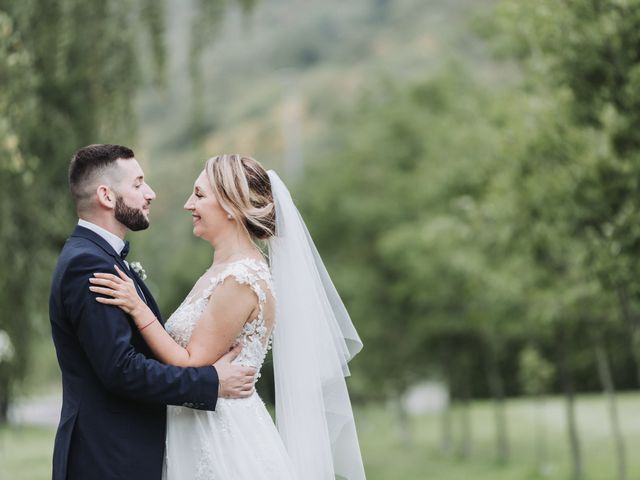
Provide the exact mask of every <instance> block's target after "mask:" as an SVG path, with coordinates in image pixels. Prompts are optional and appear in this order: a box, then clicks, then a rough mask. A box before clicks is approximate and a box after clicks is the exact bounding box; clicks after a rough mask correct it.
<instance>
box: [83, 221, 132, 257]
mask: <svg viewBox="0 0 640 480" xmlns="http://www.w3.org/2000/svg"><path fill="white" fill-rule="evenodd" d="M78 225H80V226H81V227H84V228H88V229H89V230H91V231H92V232H95V233H97V234H98V235H100V236H101V237H102V238H104V239H105V240H106V241H107V243H109V245H111V247H112V248H113V249H114V250H115V251H116V253H117V254H118V255H120V253H121V252H122V249H123V248H124V240H122V239H121V238H120V237H119V236H117V235H114V234H113V233H111V232H109V231H108V230H105V229H104V228H102V227H99V226H98V225H96V224H95V223H91V222H88V221H86V220H83V219H82V218H81V219H79V220H78Z"/></svg>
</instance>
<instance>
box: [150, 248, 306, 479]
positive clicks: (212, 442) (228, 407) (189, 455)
mask: <svg viewBox="0 0 640 480" xmlns="http://www.w3.org/2000/svg"><path fill="white" fill-rule="evenodd" d="M228 277H233V278H234V279H235V280H236V281H237V282H238V283H240V284H245V285H248V286H250V287H251V289H252V290H253V292H254V293H255V294H256V296H257V299H258V315H257V317H256V318H254V319H252V320H251V321H249V322H247V323H246V324H245V325H244V328H243V329H242V331H241V332H240V334H239V335H238V338H237V341H238V342H240V343H241V344H242V346H243V348H242V351H241V353H240V355H239V356H238V357H237V358H236V359H235V360H234V361H233V363H235V364H239V365H243V366H248V367H253V368H256V369H257V370H258V371H260V369H261V367H262V363H263V362H264V359H265V356H266V354H267V351H268V350H269V348H270V343H271V333H272V330H273V328H269V326H268V325H267V324H266V322H265V309H266V305H267V302H268V299H269V298H271V300H272V301H274V300H275V296H274V293H273V287H272V282H271V273H270V271H269V267H268V266H267V264H266V263H264V262H259V261H256V260H254V259H248V258H247V259H243V260H239V261H236V262H233V263H230V264H229V265H228V266H227V267H226V268H225V269H224V270H222V271H221V272H220V273H219V274H217V275H214V276H212V277H211V278H210V279H209V281H208V284H207V285H206V287H205V288H203V289H201V290H200V292H194V293H193V294H190V295H189V296H188V297H187V298H186V299H185V300H184V301H183V302H182V304H181V305H180V306H179V307H178V309H177V310H176V311H175V312H174V313H173V314H172V315H171V317H170V318H169V320H168V321H167V323H166V329H167V332H169V334H170V335H171V336H172V337H173V339H174V340H175V341H176V342H177V343H179V344H180V345H181V346H183V347H186V346H187V344H188V343H189V339H190V338H191V333H192V332H193V329H194V327H195V325H196V323H197V322H198V320H199V318H200V317H201V315H202V313H203V311H204V309H205V306H206V305H207V303H208V302H209V298H210V297H211V294H212V292H213V290H214V289H215V288H216V287H217V286H218V285H220V284H221V283H222V282H223V281H224V280H225V279H227V278H228ZM163 478H164V479H165V480H294V479H296V477H295V474H294V468H293V465H292V463H291V459H290V458H289V456H288V454H287V451H286V450H285V447H284V444H283V442H282V439H281V437H280V435H279V434H278V431H277V430H276V427H275V425H274V423H273V421H272V419H271V416H270V415H269V412H268V411H267V409H266V407H265V405H264V403H263V401H262V400H261V399H260V397H259V396H258V394H257V393H254V394H253V395H252V396H250V397H249V398H246V399H233V400H231V399H224V398H219V399H218V403H217V406H216V410H215V411H213V412H211V411H204V410H194V409H191V408H187V407H175V406H169V407H167V437H166V451H165V464H164V472H163ZM296 480H299V479H296Z"/></svg>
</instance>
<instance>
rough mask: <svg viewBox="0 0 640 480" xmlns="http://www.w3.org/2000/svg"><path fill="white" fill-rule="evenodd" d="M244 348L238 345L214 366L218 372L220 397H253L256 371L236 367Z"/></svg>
mask: <svg viewBox="0 0 640 480" xmlns="http://www.w3.org/2000/svg"><path fill="white" fill-rule="evenodd" d="M241 350H242V347H241V346H240V345H236V346H235V347H233V348H232V349H231V350H230V351H229V353H227V354H225V355H223V356H222V357H221V358H220V360H218V361H217V362H216V363H214V364H213V366H214V367H215V368H216V370H217V372H218V382H219V383H218V396H219V397H222V398H246V397H250V396H251V395H253V392H254V391H255V383H256V373H257V371H256V369H255V368H249V367H243V366H241V365H234V364H232V363H231V362H232V361H233V359H235V358H236V357H237V356H238V354H239V353H240V351H241Z"/></svg>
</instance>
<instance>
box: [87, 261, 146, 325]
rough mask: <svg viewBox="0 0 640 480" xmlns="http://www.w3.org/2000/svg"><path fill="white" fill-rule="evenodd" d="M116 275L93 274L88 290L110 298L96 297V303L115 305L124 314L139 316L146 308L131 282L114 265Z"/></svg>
mask: <svg viewBox="0 0 640 480" xmlns="http://www.w3.org/2000/svg"><path fill="white" fill-rule="evenodd" d="M115 268H116V271H117V272H118V275H113V274H111V273H99V272H98V273H94V274H93V277H94V278H90V279H89V283H91V286H90V287H89V290H91V291H92V292H94V293H99V294H101V295H107V296H108V297H111V298H105V297H96V301H98V302H100V303H104V304H106V305H115V306H117V307H120V308H121V309H122V310H123V311H124V312H125V313H127V314H129V315H131V316H132V317H134V320H135V318H136V317H139V316H140V313H141V312H142V310H143V309H144V307H146V304H145V303H144V301H143V300H142V299H141V298H140V295H138V291H137V290H136V286H135V284H134V283H133V280H132V279H131V278H130V277H129V276H127V274H126V273H124V272H123V271H122V270H120V269H119V268H118V266H117V265H116V267H115Z"/></svg>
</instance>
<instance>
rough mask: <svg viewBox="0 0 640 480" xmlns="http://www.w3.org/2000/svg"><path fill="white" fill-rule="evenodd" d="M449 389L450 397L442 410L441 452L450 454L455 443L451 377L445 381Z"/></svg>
mask: <svg viewBox="0 0 640 480" xmlns="http://www.w3.org/2000/svg"><path fill="white" fill-rule="evenodd" d="M445 385H446V388H447V391H448V392H449V399H448V401H447V403H446V405H445V406H444V408H443V410H442V415H441V418H440V419H441V424H440V426H441V430H440V432H441V436H440V453H442V454H443V455H448V454H449V453H451V448H452V445H453V433H452V427H451V423H452V414H451V397H452V395H451V389H450V382H449V379H447V381H446V382H445Z"/></svg>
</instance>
